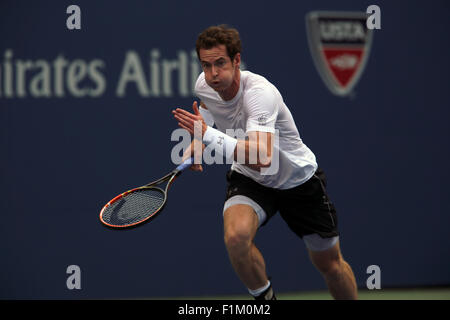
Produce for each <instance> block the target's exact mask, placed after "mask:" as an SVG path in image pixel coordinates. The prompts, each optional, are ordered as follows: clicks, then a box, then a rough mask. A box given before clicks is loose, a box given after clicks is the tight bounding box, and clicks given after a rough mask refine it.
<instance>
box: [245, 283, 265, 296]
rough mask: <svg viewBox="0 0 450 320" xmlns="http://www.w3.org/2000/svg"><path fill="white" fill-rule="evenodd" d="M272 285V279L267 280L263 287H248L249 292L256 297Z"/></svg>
mask: <svg viewBox="0 0 450 320" xmlns="http://www.w3.org/2000/svg"><path fill="white" fill-rule="evenodd" d="M269 287H270V280H267V284H266V285H265V286H263V287H261V288H258V289H255V290H252V289H248V292H250V294H251V295H252V296H254V297H257V296H259V295H260V294H261V293H263V292H264V291H266V290H267V288H269Z"/></svg>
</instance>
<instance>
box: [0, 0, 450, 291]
mask: <svg viewBox="0 0 450 320" xmlns="http://www.w3.org/2000/svg"><path fill="white" fill-rule="evenodd" d="M70 4H77V5H79V6H80V8H81V13H82V19H81V22H82V29H81V30H73V31H70V30H68V29H67V28H66V19H67V17H68V14H66V8H67V6H69V5H70ZM371 4H377V5H379V6H380V8H381V26H382V29H381V30H376V31H375V32H374V39H373V45H372V51H371V53H370V57H369V60H368V63H367V66H366V69H365V71H364V73H363V75H362V77H361V79H360V81H359V83H358V85H357V86H356V90H355V93H354V95H353V96H352V97H351V98H348V97H347V98H341V97H337V96H334V95H332V94H331V93H330V92H329V91H328V89H327V88H326V87H325V85H324V83H323V82H322V80H321V79H320V77H319V74H318V72H317V70H316V69H315V66H314V65H313V61H312V57H311V54H310V51H309V48H308V44H307V38H306V31H305V19H304V17H305V15H306V14H307V13H308V12H310V11H313V10H339V11H344V10H350V11H365V10H366V8H367V6H369V5H371ZM449 9H450V7H449V4H448V2H445V1H437V0H433V1H414V2H412V1H376V2H374V1H349V0H348V1H338V2H336V1H332V0H329V1H325V0H320V1H301V2H300V1H286V2H284V1H276V2H275V1H270V2H265V1H242V2H239V3H231V2H217V1H177V2H174V1H164V2H163V1H33V2H31V1H9V0H8V1H2V2H1V4H0V35H1V37H0V38H1V40H0V59H1V63H2V64H1V65H0V66H1V67H0V71H1V72H0V79H1V81H0V88H2V91H1V95H0V125H1V130H0V132H1V133H0V138H1V148H0V155H1V156H0V165H1V166H0V168H1V171H0V174H1V176H0V177H1V180H0V194H1V197H0V298H19V299H23V298H26V299H34V298H63V299H71V298H124V297H132V298H133V297H134V298H138V297H161V296H162V297H170V296H183V295H186V296H195V295H217V294H238V293H245V288H244V286H243V285H242V284H241V283H240V281H239V280H238V278H237V276H236V275H235V273H234V271H233V269H232V268H231V265H230V263H229V261H228V257H227V253H226V250H225V246H224V244H223V240H222V238H223V232H222V227H223V226H222V206H223V199H224V194H225V176H224V175H225V172H226V170H227V167H226V166H224V165H215V166H208V167H206V168H205V171H204V173H202V174H199V173H193V172H190V171H189V172H186V173H185V174H183V177H182V178H180V179H178V180H177V183H175V184H174V186H173V188H172V189H171V192H170V195H169V197H170V198H169V199H170V200H175V201H169V203H168V206H167V207H166V209H165V211H164V212H163V213H162V214H161V215H160V216H159V217H158V218H157V219H156V220H154V222H152V223H150V224H147V225H145V226H143V227H141V228H136V229H133V230H129V231H123V232H115V231H111V230H108V229H106V228H104V227H103V226H102V225H101V224H100V223H99V220H98V214H99V211H100V209H101V207H102V206H103V204H104V203H105V202H107V201H108V200H110V198H111V197H112V196H114V195H116V194H117V193H118V192H120V191H123V190H126V189H128V188H131V187H134V186H138V185H142V184H145V183H147V182H148V181H151V180H153V179H154V178H158V176H159V175H161V174H163V173H165V172H166V171H168V170H171V169H172V168H173V164H172V163H171V159H170V152H171V150H172V148H173V146H174V145H175V144H176V142H172V141H170V135H171V133H172V131H173V130H174V129H175V128H176V122H175V121H174V120H173V119H172V117H171V114H170V111H171V110H172V109H173V108H174V107H177V106H182V107H185V108H187V109H190V106H191V105H192V101H193V99H194V97H193V96H192V95H191V94H190V93H189V94H188V95H187V96H185V95H184V94H183V92H182V91H181V89H180V88H179V85H178V80H177V79H178V78H179V75H178V74H177V72H176V71H174V72H173V74H172V77H173V82H172V85H171V88H172V90H173V92H172V93H171V94H168V95H167V96H164V95H163V94H162V93H161V94H160V96H159V97H158V96H152V95H150V96H148V97H145V96H142V95H141V94H140V93H139V91H138V89H137V88H136V86H135V85H134V84H129V85H128V86H127V87H126V91H125V93H124V96H122V97H118V95H117V93H116V89H117V86H118V83H119V78H120V74H121V71H122V68H123V66H124V61H125V58H126V54H127V53H128V52H130V51H132V52H135V53H136V54H137V56H138V57H139V59H140V60H141V62H142V66H143V70H144V72H145V77H146V79H147V85H150V83H151V82H150V80H149V78H150V67H149V63H150V60H151V55H150V52H151V51H152V50H158V51H159V53H160V58H159V60H158V61H159V62H160V65H161V64H162V60H168V61H169V60H170V61H177V59H178V57H179V54H180V52H181V54H183V53H185V54H186V55H187V59H188V60H187V63H188V64H189V66H190V64H191V60H192V59H191V51H192V50H193V49H194V47H195V40H196V37H197V34H198V33H200V32H201V31H202V30H203V29H204V28H206V27H208V26H209V25H213V24H220V23H227V24H229V25H231V26H234V27H236V28H238V29H239V31H240V33H241V37H242V41H243V52H242V58H243V61H244V62H245V64H246V67H247V69H248V70H251V71H253V72H256V73H259V74H261V75H263V76H266V77H267V78H268V79H269V80H270V81H271V82H272V83H274V84H275V85H276V86H277V87H278V88H279V90H280V92H281V93H282V94H283V97H284V99H285V102H286V103H287V105H288V106H289V108H290V110H291V112H292V114H293V115H294V118H295V120H296V123H297V125H298V127H299V130H300V133H301V136H302V138H303V139H304V141H305V143H306V144H307V145H308V146H309V147H310V148H311V149H312V150H313V151H314V153H315V154H316V156H317V158H318V162H319V164H320V166H321V167H322V168H324V170H325V171H326V173H327V176H328V180H329V185H328V189H329V194H330V195H331V197H332V199H333V201H334V203H335V205H336V207H337V209H338V215H339V223H340V230H341V232H342V236H341V246H342V251H343V254H344V257H345V259H346V260H347V261H348V262H349V263H350V264H351V265H352V267H353V270H354V272H355V275H356V278H357V282H358V285H359V286H360V287H365V283H366V279H367V277H368V275H367V274H366V268H367V267H368V266H369V265H372V264H375V265H379V266H380V268H381V284H382V287H390V286H421V285H443V284H449V283H450V255H449V253H450V243H449V240H450V239H449V234H448V226H449V225H450V215H449V213H450V210H449V209H450V205H449V202H448V201H447V198H448V195H449V191H450V187H449V183H448V181H449V179H450V170H449V167H448V164H449V162H450V159H449V137H450V129H449V126H448V121H449V115H450V112H449V107H450V97H449V80H448V75H449V72H450V70H449V60H450V59H449V56H450V50H449V40H448V39H449V37H448V32H449V31H450V30H449V24H450V23H449V19H448V16H449ZM8 50H10V52H12V57H10V58H8V57H7V56H5V52H7V51H8ZM58 56H61V57H64V59H66V60H67V61H68V64H70V63H73V62H74V61H75V60H77V59H81V60H84V61H85V62H86V63H90V62H92V61H96V60H100V64H101V65H103V67H98V68H97V71H98V73H100V76H102V77H103V78H104V84H105V85H106V87H105V88H104V91H102V92H101V94H99V95H98V96H97V97H91V96H88V95H86V96H84V97H76V96H75V95H74V94H72V93H71V91H70V88H69V84H68V83H67V82H62V85H63V90H64V95H63V96H61V97H58V96H57V95H56V90H55V87H54V86H55V81H56V80H55V74H54V72H55V69H54V68H52V69H51V70H50V79H51V86H50V91H51V92H50V96H49V97H35V96H33V95H32V93H31V89H30V88H31V82H32V79H33V77H35V76H36V74H37V71H36V70H39V69H34V71H33V70H30V71H27V72H26V73H25V74H26V76H25V80H26V82H25V87H24V88H25V94H24V96H22V97H20V96H18V95H19V94H18V93H17V87H16V81H18V80H17V79H16V77H15V78H14V79H13V81H12V82H11V81H10V82H9V83H10V84H11V85H12V86H13V90H14V94H13V96H11V97H8V95H7V94H6V93H5V89H4V88H5V87H4V86H5V83H6V81H5V78H4V76H5V72H6V71H5V70H6V68H5V67H4V65H5V63H8V61H9V60H11V61H13V65H14V63H15V61H17V60H21V61H26V60H30V61H32V63H33V64H36V65H38V64H39V63H42V62H39V63H38V61H39V60H44V61H46V62H47V63H48V64H49V65H50V66H52V64H53V63H54V61H55V59H57V57H58ZM8 59H9V60H8ZM5 61H6V62H5ZM44 63H45V62H44ZM189 68H191V67H189ZM67 69H68V67H66V68H65V69H64V70H65V71H64V72H65V73H64V74H67V72H68V71H67ZM80 70H81V69H74V70H73V72H75V74H76V73H77V72H80ZM188 70H189V72H190V73H189V74H188V75H187V77H191V76H192V74H191V73H192V72H191V71H192V70H191V69H188ZM2 77H3V78H2ZM63 79H64V78H63ZM35 81H38V80H35ZM188 83H189V85H190V83H191V82H190V81H189V82H188ZM41 84H42V82H41ZM60 84H61V83H60ZM34 85H36V83H34ZM78 86H79V87H80V88H84V89H88V88H91V89H99V87H98V83H97V82H95V79H94V80H93V79H91V78H89V77H86V78H85V79H84V80H82V81H81V82H80V83H79V84H78ZM161 86H162V84H161ZM35 89H36V88H35ZM100 89H101V88H100ZM37 90H38V91H39V90H42V87H39V85H38V86H37ZM256 242H257V245H258V246H259V247H260V249H261V251H262V253H263V254H264V256H265V257H266V263H267V267H268V273H269V274H270V275H271V276H272V278H273V282H274V285H275V287H276V290H277V291H299V290H313V289H324V288H325V284H324V283H323V281H322V278H321V276H320V275H319V273H318V272H317V271H316V270H315V269H314V268H313V267H312V265H311V264H310V262H309V260H308V257H307V253H306V250H305V248H304V245H303V243H302V241H301V240H300V239H298V238H296V236H295V235H294V234H293V233H292V232H290V231H289V229H288V228H287V226H286V225H285V224H284V222H283V221H282V220H281V218H280V217H279V216H276V217H275V218H274V219H273V220H271V222H270V223H269V225H268V226H267V227H264V228H263V229H261V230H260V232H259V234H258V235H257V239H256ZM73 264H74V265H78V266H80V268H81V272H82V274H81V275H82V278H81V279H82V283H81V285H82V289H81V290H72V291H71V290H68V289H67V287H66V279H67V277H68V275H67V274H66V268H67V266H69V265H73Z"/></svg>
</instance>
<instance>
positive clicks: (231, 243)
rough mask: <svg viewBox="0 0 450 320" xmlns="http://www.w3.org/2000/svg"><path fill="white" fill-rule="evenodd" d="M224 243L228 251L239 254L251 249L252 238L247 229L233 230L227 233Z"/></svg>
mask: <svg viewBox="0 0 450 320" xmlns="http://www.w3.org/2000/svg"><path fill="white" fill-rule="evenodd" d="M224 241H225V246H226V247H227V249H228V251H232V252H239V251H245V250H247V249H249V248H250V245H251V242H252V238H251V234H250V232H249V231H247V230H246V229H245V228H231V229H229V230H226V231H225V235H224Z"/></svg>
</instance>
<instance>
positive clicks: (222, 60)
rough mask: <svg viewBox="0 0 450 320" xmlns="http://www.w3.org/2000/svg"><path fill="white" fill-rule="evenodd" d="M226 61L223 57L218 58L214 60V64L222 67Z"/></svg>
mask: <svg viewBox="0 0 450 320" xmlns="http://www.w3.org/2000/svg"><path fill="white" fill-rule="evenodd" d="M226 63H227V62H226V61H225V59H220V60H218V61H217V62H216V66H218V67H223V66H224V65H225V64H226Z"/></svg>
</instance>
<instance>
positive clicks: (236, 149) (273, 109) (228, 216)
mask: <svg viewBox="0 0 450 320" xmlns="http://www.w3.org/2000/svg"><path fill="white" fill-rule="evenodd" d="M196 48H197V54H198V57H199V60H200V63H201V65H202V69H203V73H202V74H200V76H199V77H198V80H197V83H196V86H195V92H196V94H197V96H198V97H199V98H200V99H201V106H200V108H199V107H198V105H197V102H194V103H193V110H194V113H190V112H188V111H186V110H183V109H181V108H177V109H176V110H174V111H173V114H174V117H175V119H176V120H177V121H178V125H179V126H180V127H181V128H184V129H186V130H188V131H189V132H190V133H191V134H192V135H194V134H195V133H198V132H199V131H200V130H199V127H198V126H196V125H198V124H201V126H200V128H201V138H200V139H201V140H202V143H203V144H204V145H208V146H212V147H214V149H215V150H216V152H219V154H222V155H223V156H224V157H225V158H226V159H227V160H228V161H230V160H231V161H232V163H233V164H232V167H231V170H230V171H229V172H228V174H227V182H228V187H227V195H226V201H225V204H224V212H223V217H224V239H225V245H226V247H227V250H228V254H229V257H230V260H231V264H232V265H233V268H234V269H235V271H236V273H237V274H238V276H239V278H240V279H241V281H242V282H243V283H244V284H245V285H246V286H247V288H248V290H249V292H250V294H252V295H253V296H254V297H255V298H256V299H266V300H267V299H275V295H274V293H273V290H272V285H271V282H270V280H269V278H268V277H267V274H266V268H265V262H264V259H263V257H262V255H261V252H260V251H259V250H258V249H257V247H256V246H255V244H254V242H253V239H254V237H255V235H256V232H257V230H258V229H259V227H261V226H263V225H265V224H266V223H267V222H268V220H269V219H270V217H272V216H273V215H274V214H275V213H276V212H280V214H281V216H282V218H283V219H284V220H285V221H286V223H287V224H288V226H289V227H290V229H291V230H292V231H293V232H295V233H296V234H297V235H298V236H299V237H301V238H302V239H303V240H304V242H305V244H306V247H307V249H308V251H309V254H310V257H311V261H312V263H313V264H314V265H315V266H316V268H317V269H318V270H319V271H320V272H321V274H322V275H323V277H324V279H325V282H326V283H327V285H328V288H329V290H330V293H331V294H332V296H333V297H334V298H336V299H356V298H357V287H356V281H355V277H354V275H353V272H352V270H351V267H350V266H349V265H348V263H347V262H345V261H344V259H343V257H342V254H341V252H340V247H339V232H338V229H337V217H336V210H335V208H334V205H333V204H332V203H331V201H330V199H329V197H328V195H327V193H326V189H325V187H326V179H325V175H324V173H323V171H322V170H321V169H320V168H318V165H317V162H316V158H315V155H314V154H313V153H312V151H311V150H310V149H309V148H308V147H307V146H306V145H305V144H304V143H303V141H302V140H301V138H300V135H299V132H298V130H297V127H296V125H295V122H294V119H293V118H292V115H291V113H290V111H289V109H288V108H287V106H286V105H285V103H284V101H283V98H282V96H281V94H280V93H279V92H278V90H277V89H276V87H275V86H273V85H272V84H271V83H270V82H269V81H267V80H266V79H265V78H264V77H262V76H259V75H257V74H254V73H251V72H249V71H241V70H240V69H239V67H240V62H241V54H240V53H241V42H240V38H239V33H238V31H237V30H235V29H232V28H228V27H227V26H224V25H221V26H212V27H209V28H207V29H206V30H204V31H203V32H202V33H201V34H200V35H199V37H198V39H197V43H196ZM214 124H215V125H216V127H217V129H215V128H213V125H214ZM230 129H234V130H237V129H241V130H243V131H244V132H245V134H246V138H243V137H238V138H237V139H236V138H235V137H232V136H230V135H227V134H225V132H227V130H230ZM194 141H195V139H194V140H193V143H194ZM192 150H193V148H191V149H190V150H189V151H188V152H189V153H191V152H193V151H192ZM252 155H256V157H252ZM191 169H193V170H195V171H202V166H201V164H194V165H192V167H191Z"/></svg>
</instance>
